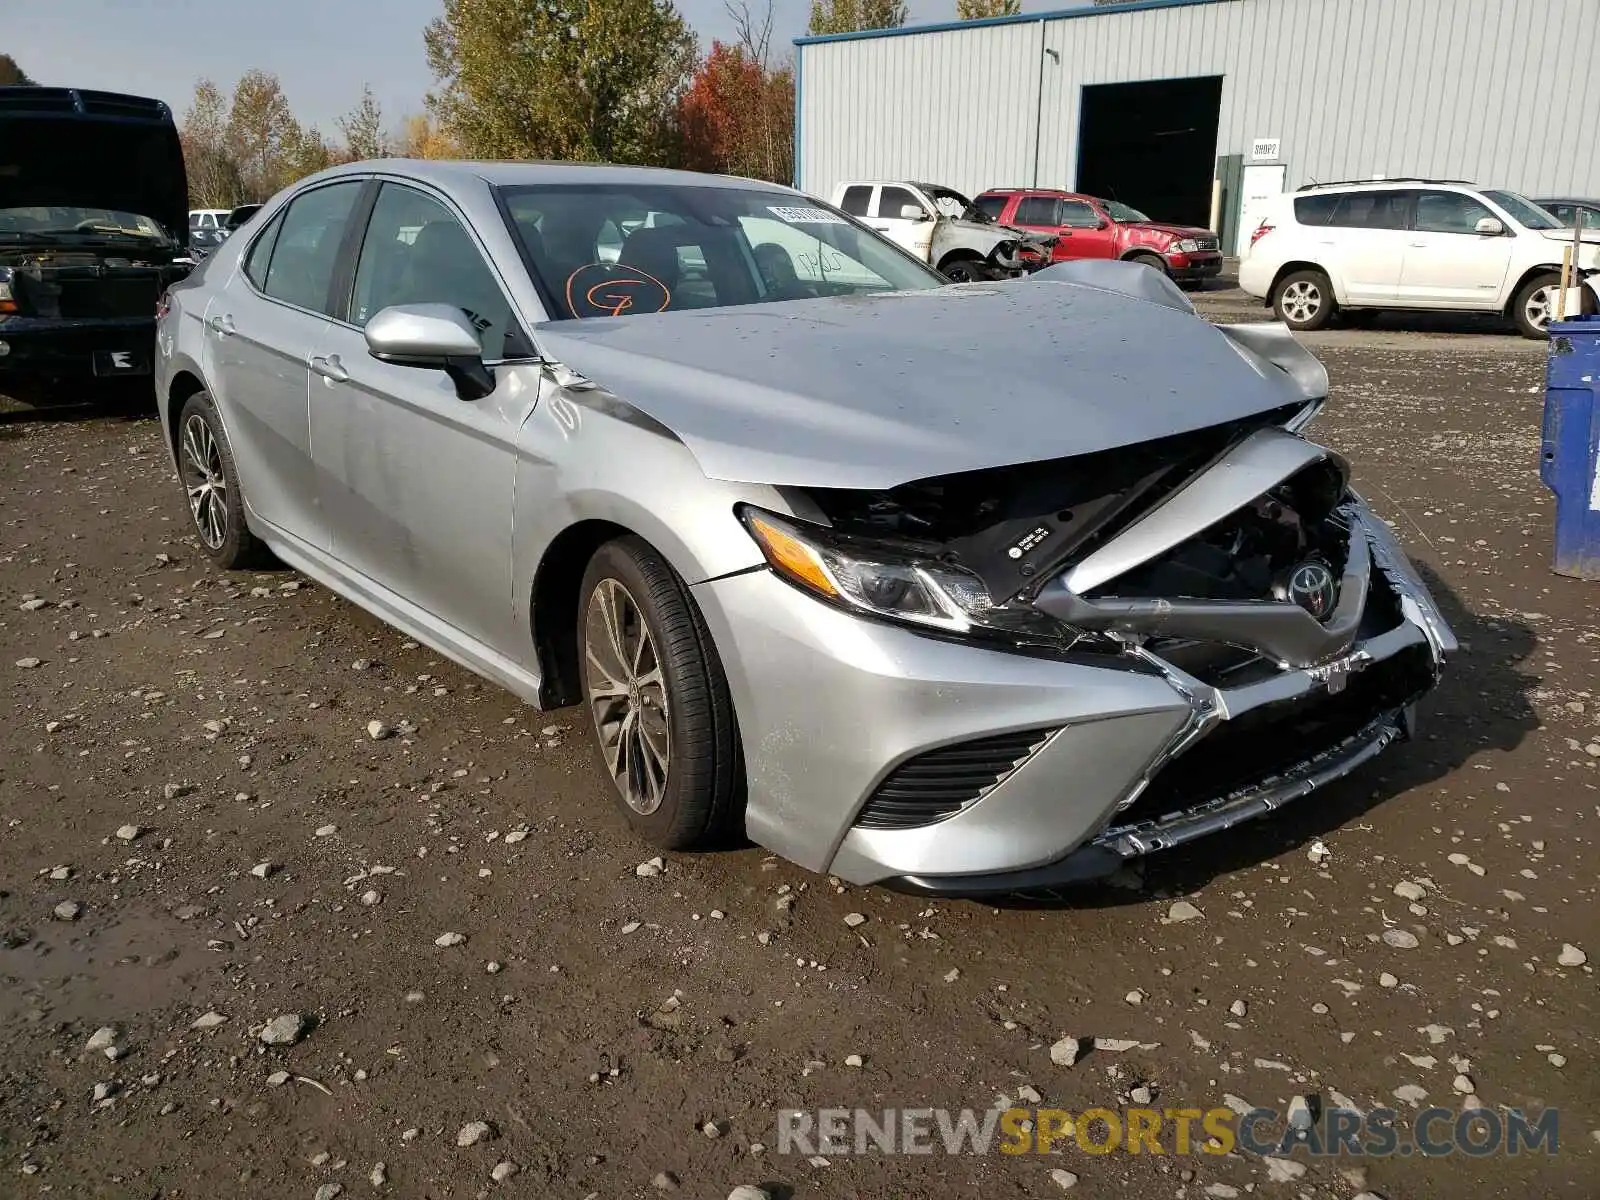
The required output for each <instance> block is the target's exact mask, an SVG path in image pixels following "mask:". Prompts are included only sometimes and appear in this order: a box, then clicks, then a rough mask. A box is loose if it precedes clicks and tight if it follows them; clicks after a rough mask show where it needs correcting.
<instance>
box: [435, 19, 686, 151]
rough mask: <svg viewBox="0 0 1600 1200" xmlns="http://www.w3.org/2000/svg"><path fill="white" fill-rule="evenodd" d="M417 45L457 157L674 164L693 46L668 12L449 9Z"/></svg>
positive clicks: (681, 25) (438, 113)
mask: <svg viewBox="0 0 1600 1200" xmlns="http://www.w3.org/2000/svg"><path fill="white" fill-rule="evenodd" d="M424 41H425V44H426V47H427V51H428V65H429V67H430V68H431V69H432V70H433V73H434V76H435V78H436V79H437V80H438V81H439V88H438V90H437V91H436V92H435V93H434V94H433V95H431V96H430V97H429V98H428V103H429V106H430V108H431V109H432V111H433V114H434V116H435V117H436V118H437V120H438V122H439V125H440V126H441V129H442V131H443V133H444V134H445V135H446V136H447V137H448V138H450V139H451V141H453V142H454V143H455V144H456V145H457V146H459V147H460V149H461V151H462V152H463V153H464V154H467V155H469V156H481V157H487V158H557V159H577V160H588V161H594V160H600V161H609V162H635V163H649V164H667V163H671V162H673V161H675V158H676V155H677V146H678V138H677V126H676V120H675V118H676V113H677V108H678V100H679V97H680V96H681V95H682V93H683V90H684V86H685V84H686V82H687V80H688V77H689V74H690V72H691V71H692V70H693V69H694V62H695V40H694V35H693V34H692V33H690V31H689V28H688V26H687V25H685V24H684V21H683V18H682V16H680V15H679V13H678V10H677V9H676V8H675V7H674V6H673V4H672V0H444V15H443V16H441V17H439V18H437V19H436V20H434V21H433V22H432V23H431V24H430V25H429V26H428V28H427V31H426V32H425V34H424Z"/></svg>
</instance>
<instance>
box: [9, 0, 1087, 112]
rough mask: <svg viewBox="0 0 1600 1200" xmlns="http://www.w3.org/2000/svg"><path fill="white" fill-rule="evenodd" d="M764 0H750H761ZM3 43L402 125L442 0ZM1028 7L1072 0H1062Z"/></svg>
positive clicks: (917, 11)
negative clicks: (264, 77)
mask: <svg viewBox="0 0 1600 1200" xmlns="http://www.w3.org/2000/svg"><path fill="white" fill-rule="evenodd" d="M676 2H677V5H678V9H679V11H680V12H682V13H683V15H684V17H685V18H686V19H687V20H688V22H689V24H690V25H691V26H692V27H693V28H694V30H695V32H696V34H697V35H698V36H699V38H700V43H701V46H702V48H705V47H708V46H709V45H710V43H711V40H712V39H713V38H718V37H728V36H729V35H730V32H731V30H730V23H729V21H728V18H727V14H726V12H725V10H724V8H723V2H722V0H676ZM755 6H756V5H755V3H752V5H751V7H752V8H754V7H755ZM0 7H4V8H5V9H6V10H7V11H6V14H5V18H4V20H3V21H0V53H7V54H10V55H11V56H12V57H13V58H15V59H16V60H17V63H18V64H19V65H20V66H21V67H22V69H23V70H24V71H26V72H27V73H28V74H29V75H30V76H32V77H33V78H34V79H35V80H37V81H38V82H39V83H45V84H55V85H57V86H62V87H82V88H98V89H102V90H105V91H114V92H130V93H133V94H135V95H140V96H155V97H157V98H159V99H161V100H165V101H166V102H167V103H168V104H169V105H170V106H171V107H172V110H173V112H174V114H175V115H176V116H177V117H178V119H179V120H182V118H183V113H184V111H185V110H186V109H187V108H188V107H189V104H190V101H191V100H192V98H193V95H194V83H195V80H196V79H198V78H201V77H202V76H206V77H209V78H211V79H214V80H215V81H216V82H217V83H218V84H219V85H221V86H222V88H223V89H224V90H225V91H226V90H229V89H231V88H232V86H233V83H234V81H235V80H237V79H238V78H239V76H240V75H241V74H243V73H244V72H245V71H247V70H249V69H250V68H251V67H260V68H261V69H263V70H266V71H271V72H273V73H275V74H276V75H277V76H278V78H279V79H280V80H281V81H282V82H283V88H284V91H285V93H287V95H288V97H289V103H290V105H291V107H292V108H293V109H294V112H295V116H296V117H297V118H299V119H300V120H301V121H302V122H305V123H308V124H312V125H315V126H317V127H318V128H319V129H320V130H321V131H322V132H323V133H324V134H328V135H330V136H331V135H333V134H335V133H336V129H335V126H334V121H335V120H336V119H337V118H338V117H339V116H341V115H342V114H344V113H347V112H349V111H350V110H351V109H352V108H354V107H355V105H356V104H357V103H358V102H359V101H360V99H361V87H362V84H364V83H365V84H369V85H370V86H371V87H372V91H373V95H374V96H376V97H377V100H378V103H379V104H380V105H382V106H383V112H384V117H385V121H386V123H387V124H388V125H390V126H391V127H392V128H394V129H398V128H399V127H400V122H401V119H402V118H403V117H404V116H405V115H406V114H408V113H415V112H421V111H422V107H423V96H424V95H425V94H426V92H427V90H428V88H429V87H430V85H431V84H432V79H431V77H430V75H429V73H428V64H427V59H426V56H425V55H424V53H423V48H422V30H423V27H424V26H426V25H427V23H428V22H429V21H430V20H432V19H433V18H434V17H435V16H437V15H438V14H439V12H440V11H441V9H442V7H443V6H442V4H441V3H440V0H270V3H265V4H245V3H239V2H238V0H204V2H202V0H45V2H43V3H37V2H35V3H24V2H22V0H0ZM909 7H910V10H911V21H912V22H913V23H920V22H927V21H944V20H951V19H953V18H954V16H955V0H909ZM1024 7H1025V8H1059V7H1065V3H1064V2H1063V0H1055V2H1053V3H1051V2H1043V3H1034V4H1025V5H1024ZM810 11H811V7H810V2H809V0H774V6H773V13H774V20H773V42H774V50H775V51H777V52H779V53H784V52H787V51H788V50H790V49H792V47H791V46H790V45H789V43H790V41H791V40H792V39H793V38H795V37H797V36H799V35H800V34H802V33H804V32H805V25H806V21H807V19H808V17H809V15H810Z"/></svg>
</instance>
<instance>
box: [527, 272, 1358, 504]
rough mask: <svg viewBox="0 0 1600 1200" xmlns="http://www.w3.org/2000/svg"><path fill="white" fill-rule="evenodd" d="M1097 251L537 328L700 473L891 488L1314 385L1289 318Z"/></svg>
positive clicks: (1314, 371)
mask: <svg viewBox="0 0 1600 1200" xmlns="http://www.w3.org/2000/svg"><path fill="white" fill-rule="evenodd" d="M1099 265H1100V267H1102V268H1107V267H1109V268H1117V267H1121V268H1123V274H1119V275H1116V276H1115V277H1114V281H1113V282H1112V283H1111V284H1109V285H1107V284H1104V283H1102V284H1101V285H1100V286H1095V285H1094V284H1093V283H1086V282H1074V281H1070V280H1069V279H1068V278H1065V276H1066V275H1067V274H1068V273H1069V272H1068V268H1067V267H1065V266H1060V267H1053V268H1050V269H1049V270H1047V271H1045V272H1041V273H1040V274H1037V275H1034V276H1032V277H1030V278H1027V279H1022V280H1016V281H1010V282H1006V283H998V284H967V285H959V286H952V287H943V288H933V289H930V290H928V291H921V292H899V293H884V294H880V295H876V296H862V297H853V298H840V299H819V300H795V301H788V302H783V303H774V304H757V305H742V306H735V307H729V308H721V309H710V310H706V311H701V312H696V311H692V310H691V311H683V312H667V313H659V314H655V315H649V316H633V317H620V318H599V319H593V320H586V321H557V322H547V323H545V324H542V325H540V326H538V327H537V340H538V342H539V346H540V349H541V350H542V351H543V353H544V354H546V355H547V356H550V357H553V358H555V359H557V360H559V361H560V362H561V363H562V364H563V365H565V366H566V367H567V368H569V369H570V370H571V371H573V372H576V373H577V374H578V375H581V376H583V377H584V378H585V379H587V380H589V381H591V382H593V383H595V384H597V385H599V386H600V387H603V388H605V389H606V390H608V391H610V392H612V393H614V394H615V395H616V396H618V397H619V398H620V399H622V400H623V401H625V402H627V403H628V404H630V405H632V406H634V407H635V408H637V409H639V410H640V411H642V412H643V413H645V414H647V415H648V416H650V417H653V418H654V419H655V420H657V421H659V422H660V423H661V424H663V425H665V426H666V427H668V428H669V429H671V430H672V431H673V432H674V433H675V434H677V436H678V437H679V438H681V439H682V440H683V442H684V443H685V444H686V445H687V446H688V448H689V449H690V451H691V452H692V453H693V454H694V455H695V457H696V459H697V461H698V462H699V464H700V466H701V469H702V470H704V471H705V472H706V474H707V475H709V476H711V477H713V478H717V479H725V480H731V481H738V482H748V483H767V484H775V485H795V486H802V487H840V488H867V489H881V488H890V487H895V486H898V485H899V484H902V483H907V482H910V481H912V480H918V479H926V478H929V477H932V476H936V475H945V474H951V473H955V472H960V471H971V470H979V469H983V468H989V467H997V466H1006V465H1009V464H1013V463H1022V462H1030V461H1040V460H1045V459H1054V458H1064V457H1068V456H1070V455H1077V454H1088V453H1091V452H1093V451H1096V450H1105V449H1109V448H1112V447H1115V446H1122V445H1131V444H1133V443H1136V442H1143V441H1148V440H1150V439H1153V438H1158V437H1162V436H1164V435H1166V434H1172V433H1182V432H1185V431H1187V430H1192V429H1200V428H1203V427H1205V426H1209V425H1216V424H1220V423H1222V422H1225V421H1231V420H1235V419H1238V418H1240V417H1245V416H1249V415H1252V414H1255V413H1259V412H1265V411H1268V410H1270V409H1274V408H1278V407H1282V406H1284V405H1288V404H1293V403H1295V402H1296V401H1304V400H1310V399H1321V397H1322V396H1323V395H1325V394H1326V375H1325V374H1324V373H1322V372H1321V368H1320V366H1319V365H1317V364H1316V363H1315V360H1314V359H1312V358H1311V356H1310V355H1309V353H1308V352H1306V351H1304V350H1301V349H1299V348H1298V346H1296V345H1295V344H1294V342H1293V339H1292V338H1290V337H1288V335H1287V334H1286V333H1284V331H1282V330H1277V331H1276V332H1277V334H1278V335H1280V336H1281V337H1282V338H1284V339H1286V343H1287V344H1286V345H1284V346H1277V345H1275V344H1274V345H1273V346H1270V347H1268V346H1267V340H1266V339H1265V337H1264V336H1261V337H1258V336H1257V335H1254V334H1248V333H1245V334H1239V335H1237V337H1236V336H1235V335H1234V334H1233V333H1231V332H1230V331H1227V330H1222V329H1219V328H1217V327H1216V326H1213V325H1211V324H1210V323H1209V322H1206V321H1203V320H1201V319H1200V318H1198V317H1196V316H1195V315H1194V314H1193V312H1192V311H1190V310H1189V309H1188V308H1187V301H1185V300H1184V299H1183V298H1182V294H1181V293H1179V292H1177V290H1176V289H1175V288H1171V287H1170V285H1167V287H1168V289H1169V290H1170V291H1171V292H1172V298H1167V297H1166V296H1165V295H1164V294H1163V295H1162V296H1160V297H1156V298H1140V297H1138V296H1135V295H1130V294H1126V293H1125V292H1123V291H1118V290H1112V289H1113V288H1116V287H1122V286H1127V287H1129V288H1132V289H1137V288H1140V287H1146V288H1148V287H1151V286H1154V283H1151V282H1150V281H1146V280H1144V279H1143V278H1142V277H1143V276H1151V278H1152V280H1154V281H1155V283H1160V284H1163V285H1165V284H1166V281H1165V280H1160V279H1155V277H1154V276H1153V275H1152V273H1151V272H1149V271H1148V270H1147V269H1144V268H1140V267H1129V266H1127V264H1120V263H1111V264H1105V263H1102V264H1099ZM1102 275H1103V276H1104V277H1106V278H1112V277H1111V276H1110V275H1109V274H1107V273H1106V272H1104V271H1103V272H1102ZM1123 275H1126V278H1127V281H1128V282H1127V284H1126V285H1124V284H1123V283H1122V280H1123ZM1246 328H1247V327H1246ZM1268 328H1269V329H1270V327H1268ZM1263 347H1267V348H1265V349H1263ZM1258 351H1259V352H1258ZM1295 355H1300V356H1303V358H1304V359H1305V360H1309V361H1299V360H1297V359H1295V357H1294V356H1295ZM1319 380H1320V382H1319ZM1319 387H1320V389H1321V392H1320V394H1318V395H1315V396H1313V395H1311V394H1310V393H1312V392H1316V391H1317V390H1318V388H1319Z"/></svg>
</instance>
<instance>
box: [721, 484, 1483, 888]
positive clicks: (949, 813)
mask: <svg viewBox="0 0 1600 1200" xmlns="http://www.w3.org/2000/svg"><path fill="white" fill-rule="evenodd" d="M1356 503H1357V506H1358V511H1359V514H1360V526H1359V527H1360V530H1361V533H1362V536H1363V537H1364V538H1365V540H1366V544H1367V546H1368V547H1369V548H1370V553H1371V556H1372V563H1373V566H1374V567H1375V568H1376V570H1375V571H1374V575H1373V579H1372V584H1371V590H1372V591H1374V592H1376V591H1379V590H1380V589H1381V590H1384V591H1387V592H1391V593H1392V598H1393V601H1394V603H1393V604H1392V605H1390V611H1394V612H1395V613H1396V614H1397V615H1396V617H1395V620H1394V621H1393V622H1392V624H1391V625H1390V627H1389V628H1387V629H1383V630H1381V631H1379V632H1375V633H1372V634H1371V635H1370V636H1366V637H1360V638H1357V639H1355V640H1354V641H1353V642H1352V643H1351V644H1350V645H1349V647H1348V649H1347V650H1346V651H1345V652H1344V653H1343V654H1342V655H1340V656H1339V657H1338V658H1336V659H1333V660H1331V661H1326V662H1323V663H1320V664H1318V665H1316V666H1311V667H1303V668H1289V669H1279V670H1271V671H1269V672H1268V673H1267V674H1266V677H1264V678H1256V679H1254V681H1252V682H1249V683H1246V684H1243V685H1240V686H1234V687H1212V686H1209V685H1207V684H1206V683H1203V682H1201V681H1200V680H1199V679H1196V678H1194V677H1192V676H1189V675H1187V674H1185V673H1184V672H1183V671H1181V670H1179V669H1177V668H1175V667H1173V666H1171V665H1170V664H1168V663H1166V662H1164V661H1163V660H1161V659H1160V658H1159V657H1157V656H1155V655H1153V654H1150V653H1148V652H1145V651H1143V650H1133V651H1131V652H1129V653H1126V654H1120V655H1118V654H1085V655H1081V656H1078V657H1077V658H1074V659H1072V660H1070V661H1068V660H1063V659H1059V658H1035V657H1030V656H1026V655H1021V654H1015V653H1009V652H1005V651H999V650H994V649H988V648H985V647H983V646H982V645H981V644H977V643H974V642H971V641H944V640H938V639H934V638H930V637H927V636H924V635H921V634H918V633H914V632H912V631H910V630H907V629H902V628H900V627H897V626H894V625H888V624H880V623H876V622H870V621H865V620H861V619H859V618H856V617H854V616H851V615H849V614H847V613H844V612H840V611H838V610H836V609H833V608H830V607H828V606H827V605H824V604H820V603H818V602H817V601H815V600H813V599H811V598H810V597H808V596H805V595H802V594H801V593H800V592H798V591H797V590H796V589H795V588H793V587H790V586H789V585H787V584H785V583H783V582H782V581H781V580H779V579H778V578H776V577H775V576H774V575H772V574H771V573H770V572H768V571H759V572H751V573H746V574H743V575H739V576H732V577H728V578H725V579H720V580H715V581H711V582H709V583H704V584H700V585H697V586H696V588H695V589H694V590H695V592H696V595H697V597H698V599H699V600H700V604H701V607H702V611H703V612H704V613H705V615H706V619H707V622H708V624H709V625H710V627H711V630H712V633H713V636H714V638H715V640H716V642H717V643H718V645H719V646H731V647H733V649H732V652H727V651H725V652H724V653H723V655H722V658H723V662H724V663H725V664H727V665H728V668H729V684H730V687H731V689H732V690H733V693H734V702H735V708H736V711H738V713H739V714H740V724H741V734H742V738H743V744H744V751H745V757H746V769H747V775H748V779H749V785H750V800H749V807H748V809H747V815H746V823H747V829H748V831H749V834H750V836H751V837H752V838H754V839H755V840H756V841H758V842H760V843H762V844H763V845H765V846H768V847H770V848H771V849H773V850H776V851H778V852H779V853H781V854H783V855H785V856H786V857H789V858H791V859H793V860H795V861H796V862H798V863H800V864H801V865H803V866H807V867H809V868H811V869H813V870H818V871H828V872H830V873H832V874H835V875H837V876H839V877H840V878H842V879H845V880H847V881H849V882H851V883H857V884H865V883H887V884H890V885H892V886H899V887H906V888H912V889H918V890H923V891H930V892H937V893H941V894H948V895H985V894H989V895H992V894H1001V893H1014V892H1019V891H1024V892H1025V891H1027V890H1030V889H1039V888H1049V887H1053V886H1059V885H1064V884H1068V883H1072V882H1078V881H1084V880H1090V879H1094V878H1098V877H1103V876H1105V875H1108V874H1110V873H1111V872H1113V871H1114V870H1115V869H1116V868H1117V867H1118V866H1119V865H1121V864H1122V863H1123V862H1125V861H1127V860H1128V859H1131V858H1135V857H1139V856H1141V855H1144V854H1149V853H1152V852H1155V851H1158V850H1165V849H1168V848H1171V847H1173V846H1177V845H1181V844H1183V843H1186V842H1189V841H1192V840H1194V839H1196V838H1199V837H1203V836H1206V835H1208V834H1211V833H1215V832H1219V831H1221V830H1223V829H1226V828H1228V827H1230V826H1232V825H1235V824H1237V823H1239V822H1241V821H1244V820H1248V819H1250V818H1253V817H1256V816H1260V815H1262V814H1265V813H1268V812H1271V811H1272V810H1274V809H1276V808H1279V807H1282V806H1283V805H1285V804H1288V803H1291V802H1292V801H1294V800H1297V799H1299V798H1300V797H1302V796H1304V795H1307V794H1309V793H1310V792H1311V791H1312V790H1314V789H1315V788H1317V787H1319V786H1321V785H1322V784H1324V783H1327V782H1329V781H1331V780H1333V779H1336V778H1338V777H1340V776H1342V775H1345V774H1347V773H1349V772H1350V771H1353V770H1355V769H1357V768H1358V767H1360V766H1361V765H1362V764H1363V763H1365V762H1367V761H1368V760H1370V759H1371V758H1373V757H1375V756H1376V755H1377V754H1379V753H1381V752H1382V751H1383V750H1384V749H1385V748H1387V747H1388V746H1389V745H1391V744H1392V743H1393V742H1394V741H1396V740H1398V739H1400V738H1401V737H1403V736H1405V735H1406V734H1407V733H1408V732H1409V729H1410V723H1411V719H1412V717H1411V711H1412V705H1413V704H1414V702H1415V700H1416V699H1417V698H1418V696H1420V695H1421V694H1422V693H1423V692H1425V691H1427V690H1428V689H1429V688H1430V687H1431V686H1432V685H1433V683H1434V682H1435V681H1436V680H1437V676H1438V670H1439V668H1440V666H1441V664H1442V663H1443V661H1444V658H1445V655H1446V654H1448V653H1449V652H1451V651H1453V650H1454V648H1455V640H1454V637H1453V636H1452V635H1451V634H1450V631H1449V629H1448V626H1447V625H1446V624H1445V622H1444V620H1443V618H1442V616H1441V615H1440V614H1439V611H1438V609H1437V608H1436V606H1435V605H1434V603H1433V600H1432V598H1431V597H1430V596H1429V595H1428V593H1427V590H1426V588H1425V587H1424V586H1423V585H1422V583H1421V581H1420V580H1419V579H1418V578H1417V576H1416V574H1415V572H1413V571H1412V569H1411V567H1410V564H1409V563H1408V562H1407V561H1406V559H1405V556H1404V555H1403V554H1402V553H1401V552H1400V550H1399V547H1398V546H1397V545H1396V544H1395V543H1394V540H1393V538H1392V536H1390V535H1389V533H1388V531H1387V529H1386V528H1385V527H1383V525H1382V523H1381V522H1379V521H1378V520H1377V519H1376V518H1374V517H1372V516H1371V515H1370V514H1368V513H1366V511H1365V509H1364V506H1359V502H1356ZM1295 730H1300V731H1302V732H1301V733H1298V734H1296V735H1295V736H1298V737H1299V738H1300V740H1299V741H1298V742H1297V741H1294V740H1293V739H1292V738H1291V737H1290V734H1291V732H1292V731H1295ZM1304 730H1309V731H1310V732H1309V733H1305V732H1303V731H1304ZM1258 751H1259V753H1258ZM1257 759H1259V766H1260V768H1261V769H1259V770H1253V771H1249V772H1247V773H1246V774H1247V776H1248V777H1246V778H1244V779H1242V780H1241V779H1239V778H1237V776H1236V773H1234V772H1233V771H1232V768H1233V767H1236V766H1237V765H1238V764H1239V763H1240V762H1241V761H1242V762H1244V763H1245V764H1247V765H1248V766H1252V767H1253V766H1255V765H1257ZM941 806H942V807H941ZM930 817H931V819H928V818H930Z"/></svg>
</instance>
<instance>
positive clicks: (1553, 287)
mask: <svg viewBox="0 0 1600 1200" xmlns="http://www.w3.org/2000/svg"><path fill="white" fill-rule="evenodd" d="M1577 286H1578V290H1579V294H1580V295H1581V296H1582V297H1583V302H1582V304H1581V306H1580V307H1581V308H1582V311H1583V313H1584V314H1585V315H1587V314H1590V313H1593V312H1594V310H1595V300H1594V296H1593V294H1592V293H1591V292H1590V290H1589V288H1588V287H1586V286H1584V285H1583V284H1582V282H1581V281H1579V282H1578V284H1577ZM1560 295H1561V273H1560V272H1559V271H1544V272H1541V273H1540V274H1538V275H1535V276H1534V277H1533V278H1532V279H1530V280H1528V282H1527V283H1525V284H1523V285H1522V286H1521V287H1520V288H1518V289H1517V295H1516V298H1515V299H1513V300H1512V301H1511V319H1512V321H1513V322H1515V324H1516V326H1517V332H1518V333H1520V334H1521V335H1522V336H1523V337H1525V338H1532V339H1534V340H1535V341H1539V340H1543V339H1544V338H1547V337H1549V336H1550V322H1551V321H1553V320H1555V316H1556V303H1557V300H1558V299H1559V297H1560Z"/></svg>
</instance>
